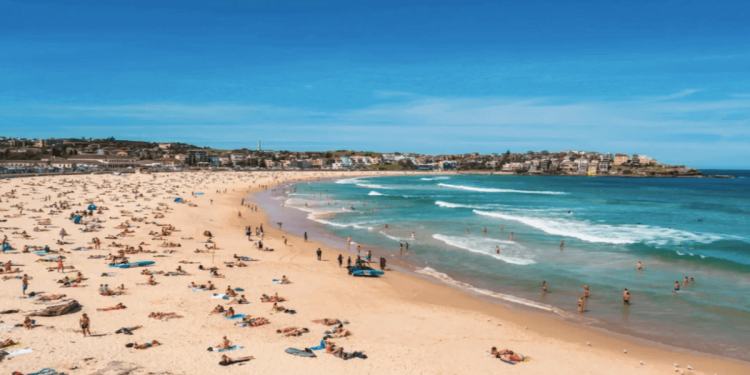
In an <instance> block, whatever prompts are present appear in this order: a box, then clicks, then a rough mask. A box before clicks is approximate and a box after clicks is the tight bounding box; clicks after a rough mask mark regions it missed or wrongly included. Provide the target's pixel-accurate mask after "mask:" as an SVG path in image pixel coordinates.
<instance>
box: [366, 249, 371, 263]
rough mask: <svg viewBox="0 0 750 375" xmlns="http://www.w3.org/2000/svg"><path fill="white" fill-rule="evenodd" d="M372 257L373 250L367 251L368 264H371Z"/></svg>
mask: <svg viewBox="0 0 750 375" xmlns="http://www.w3.org/2000/svg"><path fill="white" fill-rule="evenodd" d="M371 259H372V251H369V250H368V251H367V252H366V253H365V260H366V261H367V264H370V260H371Z"/></svg>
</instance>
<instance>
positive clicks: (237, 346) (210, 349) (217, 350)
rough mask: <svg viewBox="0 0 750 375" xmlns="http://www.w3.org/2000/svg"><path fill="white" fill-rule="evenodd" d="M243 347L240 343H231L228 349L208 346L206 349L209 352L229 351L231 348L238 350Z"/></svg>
mask: <svg viewBox="0 0 750 375" xmlns="http://www.w3.org/2000/svg"><path fill="white" fill-rule="evenodd" d="M244 348H245V347H244V346H241V345H232V346H230V347H229V349H219V348H208V351H209V352H231V351H232V350H240V349H244Z"/></svg>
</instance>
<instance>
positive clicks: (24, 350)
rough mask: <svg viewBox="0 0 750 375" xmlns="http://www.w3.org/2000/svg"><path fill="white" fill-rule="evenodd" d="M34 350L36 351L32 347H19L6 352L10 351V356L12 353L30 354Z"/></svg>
mask: <svg viewBox="0 0 750 375" xmlns="http://www.w3.org/2000/svg"><path fill="white" fill-rule="evenodd" d="M32 352H34V350H32V349H18V350H11V351H6V353H8V355H9V356H10V355H19V354H28V353H32Z"/></svg>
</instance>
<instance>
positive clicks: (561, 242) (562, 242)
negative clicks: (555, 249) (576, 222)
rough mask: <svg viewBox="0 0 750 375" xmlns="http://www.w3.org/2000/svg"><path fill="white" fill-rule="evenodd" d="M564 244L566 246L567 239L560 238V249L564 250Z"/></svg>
mask: <svg viewBox="0 0 750 375" xmlns="http://www.w3.org/2000/svg"><path fill="white" fill-rule="evenodd" d="M564 246H565V240H560V251H562V250H563V247H564Z"/></svg>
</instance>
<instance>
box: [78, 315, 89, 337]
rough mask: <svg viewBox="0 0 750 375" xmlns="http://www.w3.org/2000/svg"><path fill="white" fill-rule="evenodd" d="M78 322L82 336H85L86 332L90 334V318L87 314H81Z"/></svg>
mask: <svg viewBox="0 0 750 375" xmlns="http://www.w3.org/2000/svg"><path fill="white" fill-rule="evenodd" d="M80 323H81V330H82V331H83V337H86V333H88V334H89V336H91V327H90V325H91V320H90V319H89V316H88V315H86V313H84V314H83V316H81V320H80Z"/></svg>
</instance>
